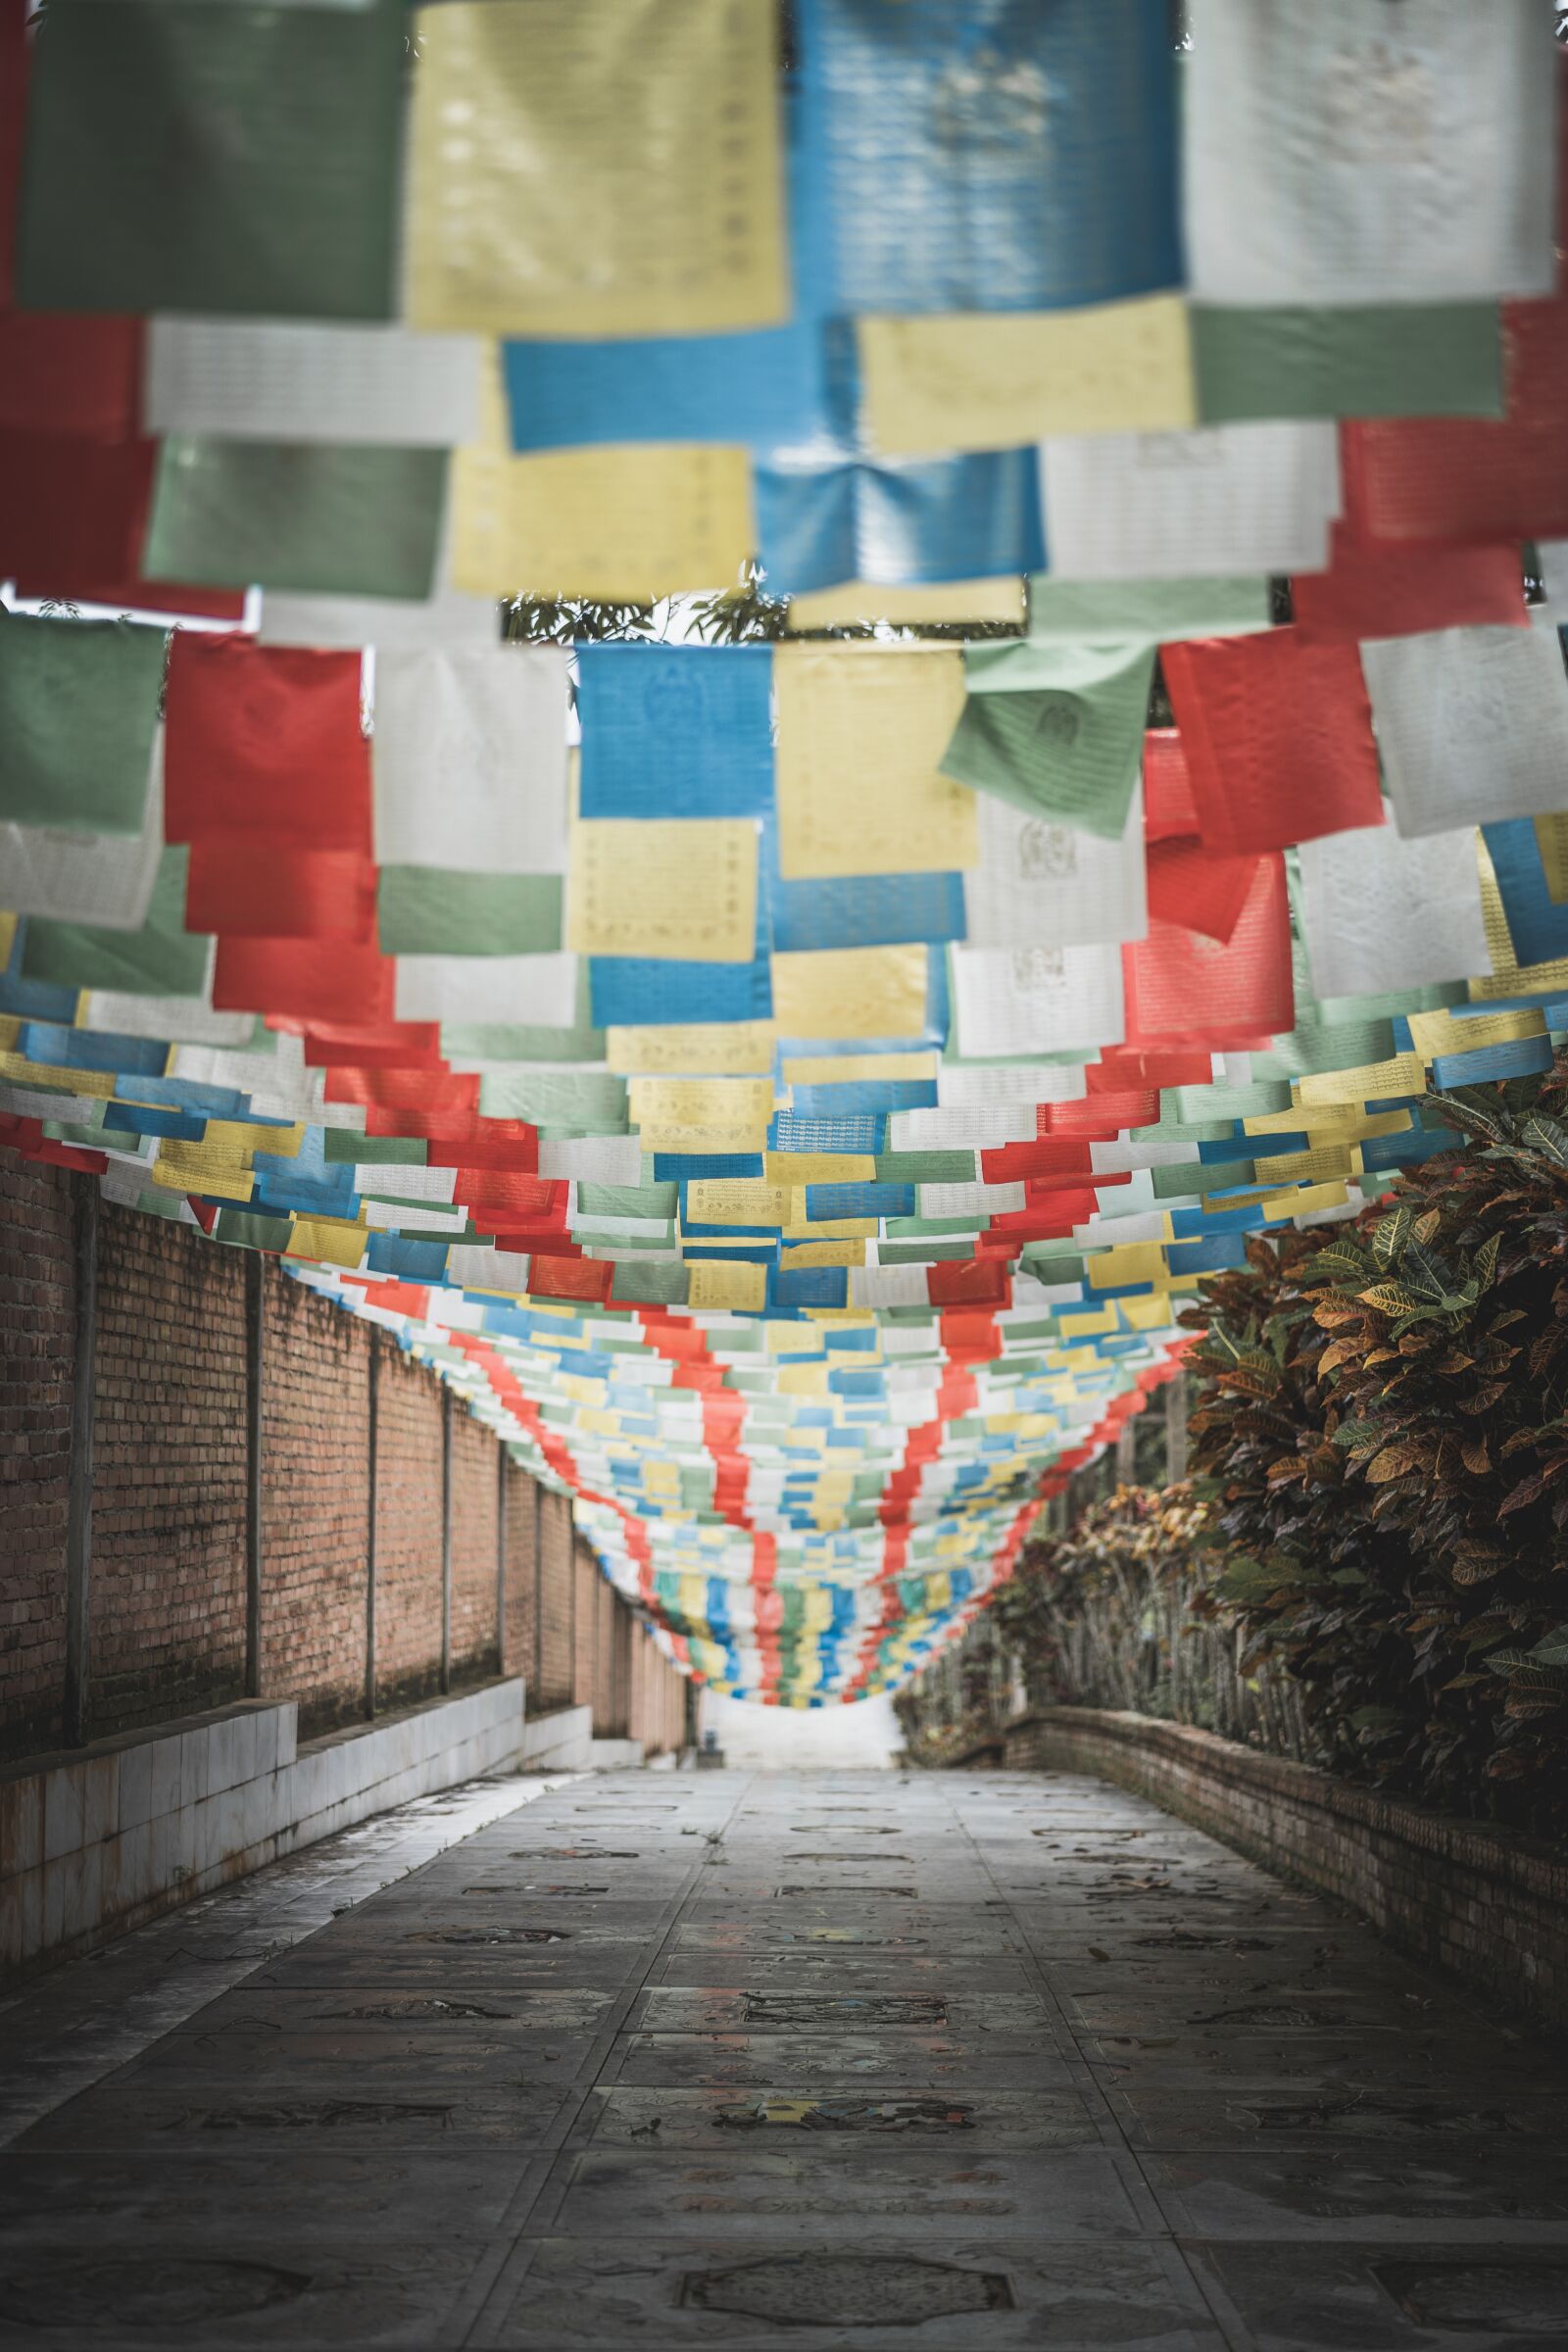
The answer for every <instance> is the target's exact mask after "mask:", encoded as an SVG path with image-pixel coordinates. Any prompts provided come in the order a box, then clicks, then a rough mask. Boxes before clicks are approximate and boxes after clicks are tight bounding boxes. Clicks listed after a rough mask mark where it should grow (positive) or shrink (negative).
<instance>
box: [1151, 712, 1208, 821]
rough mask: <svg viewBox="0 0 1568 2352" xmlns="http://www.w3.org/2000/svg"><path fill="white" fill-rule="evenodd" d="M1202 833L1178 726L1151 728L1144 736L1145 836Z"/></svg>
mask: <svg viewBox="0 0 1568 2352" xmlns="http://www.w3.org/2000/svg"><path fill="white" fill-rule="evenodd" d="M1197 832H1198V803H1197V801H1196V800H1195V799H1194V798H1193V779H1192V775H1191V773H1190V771H1189V768H1188V764H1187V753H1186V749H1185V747H1184V746H1183V743H1182V739H1181V736H1180V735H1179V734H1178V732H1177V730H1176V729H1175V728H1174V727H1151V728H1150V730H1149V732H1148V734H1147V735H1146V736H1145V737H1144V835H1145V838H1146V840H1149V841H1170V840H1175V839H1179V838H1181V837H1183V836H1186V835H1196V833H1197Z"/></svg>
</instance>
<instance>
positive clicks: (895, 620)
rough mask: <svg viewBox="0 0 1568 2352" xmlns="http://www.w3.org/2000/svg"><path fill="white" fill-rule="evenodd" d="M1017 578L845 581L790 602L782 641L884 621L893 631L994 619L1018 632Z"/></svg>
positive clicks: (1020, 587)
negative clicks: (901, 582) (892, 583)
mask: <svg viewBox="0 0 1568 2352" xmlns="http://www.w3.org/2000/svg"><path fill="white" fill-rule="evenodd" d="M1024 607H1025V596H1024V583H1023V581H1022V580H1021V579H1013V578H1007V579H995V580H951V581H946V582H939V583H936V584H934V585H932V586H929V587H926V586H921V585H918V584H916V585H915V586H912V587H908V586H900V587H886V586H884V585H882V584H880V583H879V582H877V581H874V580H849V581H846V582H844V583H843V584H842V585H841V586H839V587H836V588H817V589H813V590H812V591H811V592H810V594H809V595H807V596H792V597H791V598H790V600H789V619H788V625H787V626H786V628H785V632H784V633H785V635H786V636H787V637H793V636H799V635H803V634H805V633H807V632H809V631H810V630H812V629H839V628H843V627H845V626H846V625H847V624H849V623H854V622H863V621H878V620H885V621H889V622H891V623H892V624H893V625H894V626H895V627H913V628H929V627H931V626H932V625H933V624H935V625H937V626H939V627H944V628H966V627H972V626H973V625H974V623H975V622H977V621H995V622H998V623H1000V625H1001V626H1002V627H1004V628H1011V629H1020V630H1021V629H1022V627H1023V625H1024V618H1025V611H1024Z"/></svg>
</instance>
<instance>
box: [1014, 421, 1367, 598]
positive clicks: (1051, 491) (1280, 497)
mask: <svg viewBox="0 0 1568 2352" xmlns="http://www.w3.org/2000/svg"><path fill="white" fill-rule="evenodd" d="M1041 487H1042V493H1043V495H1044V498H1045V504H1046V538H1047V542H1048V544H1049V545H1050V548H1051V568H1052V574H1053V577H1054V578H1056V579H1063V580H1070V579H1080V580H1115V579H1170V578H1175V577H1185V576H1187V575H1190V574H1192V573H1205V572H1236V571H1261V572H1275V571H1289V572H1295V571H1321V570H1322V569H1323V567H1324V565H1325V564H1327V562H1328V545H1329V524H1330V522H1331V521H1332V519H1333V517H1334V515H1336V514H1337V513H1338V512H1339V505H1340V469H1339V454H1338V447H1337V443H1336V439H1335V432H1334V427H1333V426H1332V425H1331V424H1320V423H1299V424H1298V423H1282V424H1222V425H1205V426H1203V427H1202V428H1201V430H1198V431H1194V432H1168V433H1160V432H1146V433H1110V434H1099V433H1096V434H1093V435H1088V436H1085V437H1083V438H1080V439H1076V440H1067V441H1048V442H1047V443H1046V446H1045V448H1044V450H1043V451H1042V453H1041Z"/></svg>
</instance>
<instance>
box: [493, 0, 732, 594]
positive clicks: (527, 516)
mask: <svg viewBox="0 0 1568 2352" xmlns="http://www.w3.org/2000/svg"><path fill="white" fill-rule="evenodd" d="M497 4H498V5H499V4H500V0H497ZM452 500H453V531H452V576H453V582H454V585H455V586H457V587H459V588H462V589H466V591H467V592H468V593H469V594H470V595H474V596H520V595H529V596H559V597H590V598H600V599H602V600H604V601H605V602H608V603H613V604H620V603H628V604H655V603H657V602H658V600H659V599H660V597H662V596H677V595H679V594H681V593H682V592H683V591H685V590H688V589H696V588H719V587H723V586H726V585H727V584H728V582H730V581H731V580H733V579H734V577H735V575H736V573H737V572H738V571H739V569H740V567H741V565H742V564H744V563H745V562H746V560H747V558H748V556H749V555H750V553H751V550H752V545H753V540H754V538H755V532H754V528H753V523H752V476H751V462H750V460H749V458H748V456H747V453H746V452H745V450H743V449H730V448H727V447H725V446H723V445H721V444H719V443H717V442H714V443H696V442H675V441H666V442H640V443H638V444H637V445H636V446H635V447H632V448H605V449H586V450H579V449H567V450H549V451H547V452H545V453H544V454H543V455H542V456H538V457H526V458H509V457H503V456H501V455H499V454H498V453H496V452H493V451H490V450H484V449H460V450H456V451H454V453H453V460H452Z"/></svg>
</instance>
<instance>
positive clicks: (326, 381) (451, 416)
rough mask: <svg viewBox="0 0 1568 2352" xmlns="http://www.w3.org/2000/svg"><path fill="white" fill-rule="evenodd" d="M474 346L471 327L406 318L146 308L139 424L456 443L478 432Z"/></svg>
mask: <svg viewBox="0 0 1568 2352" xmlns="http://www.w3.org/2000/svg"><path fill="white" fill-rule="evenodd" d="M481 351H482V346H481V344H480V341H479V338H478V336H477V335H428V334H417V333H415V332H414V331H413V330H412V329H411V328H409V327H406V326H348V325H336V324H334V325H315V324H304V323H301V322H299V321H296V320H294V319H184V318H181V319H150V320H149V321H148V329H147V359H146V371H145V376H144V379H143V393H142V397H143V410H144V423H145V429H146V430H147V431H148V432H149V433H213V434H216V435H217V436H218V437H219V438H220V439H221V440H224V441H301V442H310V441H348V442H356V441H359V442H379V443H387V444H390V445H391V446H393V447H397V448H404V449H424V448H433V449H456V448H457V447H459V446H460V444H462V443H465V442H469V441H477V440H478V438H479V364H480V357H481Z"/></svg>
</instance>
